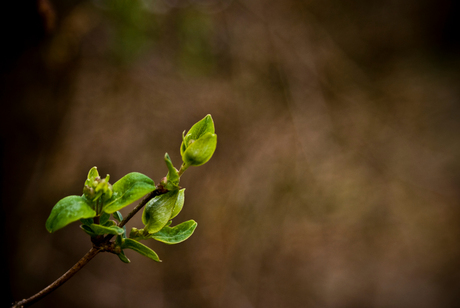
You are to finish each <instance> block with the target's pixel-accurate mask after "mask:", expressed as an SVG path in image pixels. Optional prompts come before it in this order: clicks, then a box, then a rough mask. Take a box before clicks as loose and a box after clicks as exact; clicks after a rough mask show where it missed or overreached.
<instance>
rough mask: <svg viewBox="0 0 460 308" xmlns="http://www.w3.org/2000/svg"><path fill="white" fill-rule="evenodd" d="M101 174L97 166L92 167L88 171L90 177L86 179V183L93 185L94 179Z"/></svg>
mask: <svg viewBox="0 0 460 308" xmlns="http://www.w3.org/2000/svg"><path fill="white" fill-rule="evenodd" d="M98 176H99V172H98V171H97V167H93V168H91V170H89V172H88V178H87V179H86V181H85V185H89V186H91V185H92V183H93V182H94V180H95V179H96V178H97V177H98Z"/></svg>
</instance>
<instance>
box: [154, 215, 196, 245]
mask: <svg viewBox="0 0 460 308" xmlns="http://www.w3.org/2000/svg"><path fill="white" fill-rule="evenodd" d="M196 226H197V223H196V222H195V221H194V220H189V221H186V222H183V223H181V224H178V225H177V226H174V227H172V228H170V227H164V228H163V229H161V230H160V231H158V232H157V233H154V234H152V235H151V236H150V237H151V238H153V239H155V240H157V241H160V242H163V243H166V244H177V243H180V242H183V241H185V240H186V239H188V238H189V237H190V236H192V234H193V232H194V231H195V229H196Z"/></svg>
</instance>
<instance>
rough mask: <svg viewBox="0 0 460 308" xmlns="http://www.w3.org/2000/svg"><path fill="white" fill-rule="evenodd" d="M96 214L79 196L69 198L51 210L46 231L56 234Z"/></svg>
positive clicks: (62, 200)
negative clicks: (57, 231)
mask: <svg viewBox="0 0 460 308" xmlns="http://www.w3.org/2000/svg"><path fill="white" fill-rule="evenodd" d="M94 216H96V212H95V211H94V209H92V208H91V206H90V205H89V204H88V203H87V202H86V200H85V199H84V198H82V197H79V196H68V197H65V198H64V199H61V200H60V201H59V202H58V203H57V204H56V205H55V206H54V207H53V209H52V210H51V214H50V216H49V217H48V220H47V221H46V230H48V232H54V231H56V230H59V229H61V228H62V227H65V226H67V225H68V224H70V223H71V222H74V221H77V220H79V219H81V218H91V217H94Z"/></svg>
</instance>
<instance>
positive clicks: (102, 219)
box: [99, 212, 110, 225]
mask: <svg viewBox="0 0 460 308" xmlns="http://www.w3.org/2000/svg"><path fill="white" fill-rule="evenodd" d="M109 219H110V214H109V213H106V212H103V213H102V215H101V217H100V218H99V223H100V224H101V225H103V224H105V223H106V222H107V221H109Z"/></svg>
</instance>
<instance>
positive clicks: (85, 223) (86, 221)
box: [80, 218, 94, 226]
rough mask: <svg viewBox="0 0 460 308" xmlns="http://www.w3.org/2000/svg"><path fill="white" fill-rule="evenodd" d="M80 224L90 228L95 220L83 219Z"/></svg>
mask: <svg viewBox="0 0 460 308" xmlns="http://www.w3.org/2000/svg"><path fill="white" fill-rule="evenodd" d="M80 222H81V223H82V224H84V225H86V226H89V225H91V224H93V223H94V218H82V219H80Z"/></svg>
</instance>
